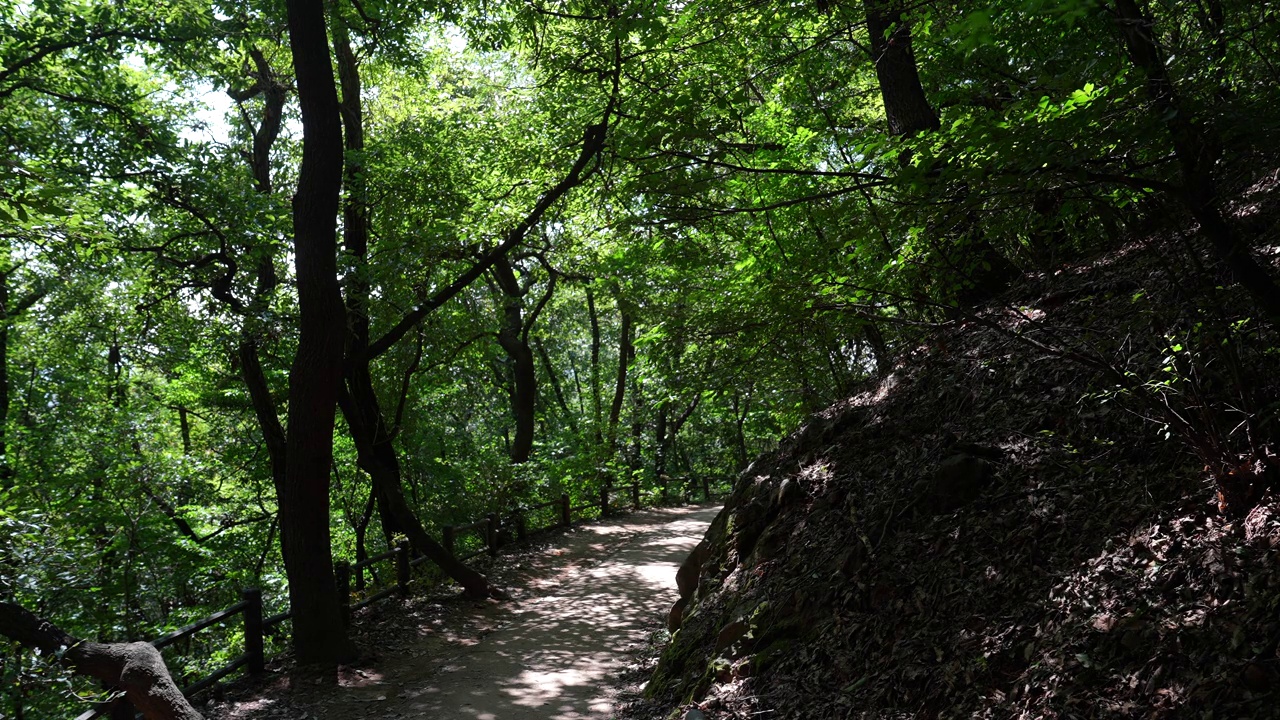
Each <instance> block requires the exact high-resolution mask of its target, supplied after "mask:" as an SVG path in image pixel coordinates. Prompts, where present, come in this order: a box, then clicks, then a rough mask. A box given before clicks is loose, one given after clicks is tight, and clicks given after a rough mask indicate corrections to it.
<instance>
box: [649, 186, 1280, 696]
mask: <svg viewBox="0 0 1280 720" xmlns="http://www.w3.org/2000/svg"><path fill="white" fill-rule="evenodd" d="M1274 186H1275V182H1274V176H1273V177H1272V178H1269V179H1267V180H1264V181H1262V182H1260V183H1259V184H1257V185H1255V186H1254V187H1252V188H1251V189H1250V190H1249V191H1247V192H1246V193H1244V194H1243V195H1242V196H1241V198H1242V199H1241V200H1240V201H1239V202H1238V203H1237V204H1236V205H1235V207H1234V212H1235V213H1236V219H1237V220H1238V221H1239V222H1240V223H1241V227H1245V228H1247V229H1249V230H1251V231H1253V232H1256V233H1259V234H1262V235H1264V236H1265V235H1269V236H1271V237H1274V236H1275V227H1276V225H1275V217H1276V216H1275V214H1274V204H1275V198H1276V195H1275V192H1274ZM1189 237H1190V233H1189V232H1186V231H1185V230H1183V231H1169V230H1167V229H1166V230H1165V231H1164V232H1162V233H1161V236H1160V237H1158V238H1149V239H1145V240H1139V241H1135V242H1133V243H1132V244H1131V245H1130V246H1128V247H1125V248H1123V249H1121V250H1118V251H1115V252H1113V253H1110V254H1108V255H1105V256H1103V257H1101V258H1098V259H1095V260H1094V261H1092V262H1089V263H1085V264H1079V265H1074V266H1070V267H1064V268H1062V269H1061V270H1060V271H1058V272H1056V273H1054V274H1052V275H1049V276H1041V277H1036V278H1030V279H1028V280H1027V281H1026V282H1025V283H1024V284H1023V285H1022V286H1020V287H1018V288H1015V289H1013V290H1012V291H1011V292H1010V294H1009V295H1007V296H1006V298H1005V299H1004V302H1003V303H997V304H993V305H990V306H988V307H986V308H984V309H982V310H981V311H980V312H978V313H977V314H976V315H975V316H974V317H971V318H969V319H967V320H965V321H956V322H952V323H948V324H945V325H943V326H942V327H940V328H938V329H937V330H936V331H935V332H934V333H933V334H932V335H931V337H930V339H929V340H927V341H926V344H924V345H922V346H921V347H919V348H918V349H917V350H916V351H915V352H913V353H911V354H910V355H909V356H907V357H903V358H900V359H899V361H898V364H897V369H896V371H895V372H894V373H893V374H892V376H890V377H888V378H886V379H884V380H883V381H882V382H880V383H878V384H877V385H876V386H874V387H869V388H867V389H866V391H865V392H863V393H861V394H859V395H856V396H854V397H851V398H849V399H848V400H847V401H845V402H842V403H839V404H837V405H834V406H832V407H830V408H829V409H827V410H826V411H825V412H823V413H821V414H820V415H819V416H815V417H814V418H812V420H811V422H809V423H808V424H807V425H806V426H805V427H803V428H802V429H800V430H799V431H798V432H796V433H795V434H794V435H793V436H792V437H790V438H789V439H788V440H787V441H785V442H784V443H783V445H782V447H781V448H780V449H779V450H778V451H777V452H776V453H774V454H771V455H768V456H765V457H762V458H760V459H758V460H757V461H756V462H755V463H754V464H753V465H752V466H751V467H750V468H748V469H747V470H746V471H745V472H744V473H743V474H742V475H741V476H740V478H739V479H738V481H737V483H736V486H735V489H734V492H733V494H732V497H731V498H730V499H729V501H728V503H727V505H726V507H725V509H724V510H723V512H721V513H720V515H719V516H718V517H717V519H716V521H715V522H714V523H713V525H712V527H711V530H710V531H709V532H708V535H707V537H706V539H705V540H704V541H703V545H702V546H701V547H700V549H699V550H698V551H695V554H694V556H693V557H692V558H691V560H690V561H689V563H687V567H688V568H689V570H688V571H687V572H689V573H690V574H689V576H688V577H686V578H684V580H685V581H686V582H685V583H684V585H685V587H684V588H683V589H684V590H685V592H686V594H688V595H690V597H689V598H688V600H687V601H685V602H687V606H686V607H683V612H682V613H680V612H677V613H675V614H682V618H681V620H682V624H681V626H680V629H679V631H678V632H676V633H675V635H674V637H673V639H672V642H671V643H670V645H669V646H667V648H666V649H665V650H664V651H663V653H662V656H661V659H660V661H659V663H658V666H657V669H656V671H655V673H654V676H653V678H652V680H651V681H650V683H649V685H648V688H647V691H646V693H647V696H648V698H649V703H650V704H649V705H648V706H646V707H645V708H644V709H643V710H642V712H641V714H649V715H652V716H655V717H661V716H670V715H676V714H677V712H676V711H677V710H679V711H683V710H684V709H687V708H690V707H692V704H694V703H697V704H698V706H699V707H700V708H701V710H702V711H704V712H705V713H706V714H707V715H709V716H710V717H711V718H713V719H714V718H719V717H751V716H753V715H754V716H756V717H774V718H776V717H804V718H809V719H812V718H824V717H840V718H844V717H877V718H889V717H999V718H1008V717H1027V718H1032V717H1072V718H1093V717H1099V718H1100V717H1173V716H1177V717H1280V702H1277V700H1280V696H1278V695H1277V692H1276V690H1277V687H1280V684H1278V682H1277V680H1278V678H1280V672H1278V671H1280V662H1278V661H1277V646H1278V644H1280V564H1278V563H1277V559H1278V558H1280V555H1278V553H1280V502H1278V501H1277V500H1276V498H1275V496H1274V495H1273V494H1272V493H1271V492H1270V491H1269V490H1266V489H1265V488H1266V486H1267V485H1268V483H1269V482H1270V480H1271V479H1272V478H1273V476H1274V473H1273V472H1271V471H1269V470H1268V467H1269V466H1270V465H1271V464H1272V463H1271V461H1270V456H1269V451H1268V450H1267V449H1266V443H1265V442H1264V441H1263V438H1261V437H1257V436H1255V437H1252V438H1248V437H1245V436H1246V432H1245V430H1244V429H1243V426H1241V425H1240V423H1241V420H1242V419H1243V418H1244V415H1246V414H1247V415H1249V416H1250V417H1251V418H1252V423H1251V425H1250V427H1252V428H1253V431H1254V432H1255V433H1257V432H1260V431H1268V432H1274V425H1275V423H1274V421H1273V416H1274V414H1275V405H1274V404H1270V405H1268V403H1274V400H1275V398H1276V397H1277V391H1276V390H1277V388H1276V382H1277V379H1278V378H1280V373H1277V369H1278V368H1277V357H1276V354H1275V353H1274V352H1272V351H1271V350H1270V348H1273V347H1275V346H1276V343H1275V333H1274V332H1273V330H1272V329H1270V328H1266V327H1259V325H1258V323H1256V322H1253V321H1252V320H1247V319H1246V318H1245V317H1244V314H1243V313H1244V310H1243V309H1244V308H1246V307H1247V304H1246V303H1245V302H1244V300H1243V299H1242V298H1241V297H1240V296H1239V295H1238V294H1236V293H1235V291H1233V290H1231V289H1229V287H1228V289H1225V290H1224V289H1222V288H1223V286H1227V285H1228V284H1227V283H1225V282H1224V279H1223V278H1220V277H1214V276H1213V274H1212V271H1205V270H1204V268H1203V266H1201V263H1203V265H1204V266H1211V262H1210V261H1209V260H1208V259H1207V257H1208V256H1207V255H1206V254H1204V253H1203V249H1202V248H1197V247H1196V246H1195V245H1194V244H1193V242H1192V240H1190V239H1189ZM1259 244H1262V243H1259ZM1271 244H1274V241H1272V243H1271ZM1274 250H1275V249H1274V248H1272V249H1271V252H1272V255H1271V256H1270V258H1269V259H1271V260H1272V261H1273V263H1272V264H1273V265H1274V260H1275V257H1274ZM1204 308H1212V309H1210V310H1205V309H1204ZM1229 327H1234V328H1236V331H1235V332H1228V331H1227V330H1226V328H1229ZM1126 385H1127V387H1123V386H1126ZM1118 386H1121V387H1118ZM1162 407H1164V408H1166V410H1163V411H1162V410H1161V408H1162ZM1175 412H1176V413H1177V414H1176V415H1175V414H1172V413H1175ZM1179 418H1181V420H1179ZM1182 422H1185V425H1182V426H1181V428H1180V426H1179V425H1180V423H1182ZM1259 429H1261V430H1259ZM1196 448H1198V449H1199V453H1196V452H1193V449H1196ZM1207 461H1209V462H1211V463H1213V466H1212V467H1208V468H1206V462H1207ZM1228 470H1230V471H1232V472H1231V474H1227V471H1228ZM1206 471H1208V472H1206ZM1215 478H1217V479H1218V480H1219V482H1216V483H1215ZM1271 484H1272V485H1274V483H1271ZM1219 489H1221V490H1224V491H1225V492H1226V494H1227V497H1226V505H1224V509H1225V510H1226V512H1225V513H1224V512H1221V511H1220V509H1219V503H1218V502H1217V500H1216V498H1215V491H1217V490H1219ZM695 567H696V568H697V571H698V572H697V583H696V590H694V589H693V583H692V573H691V571H692V570H693V569H694V568H695Z"/></svg>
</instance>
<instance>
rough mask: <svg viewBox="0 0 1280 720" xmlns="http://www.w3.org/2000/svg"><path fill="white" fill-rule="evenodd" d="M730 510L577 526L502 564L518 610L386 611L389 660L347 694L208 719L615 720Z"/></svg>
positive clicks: (353, 677) (483, 606) (344, 682)
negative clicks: (680, 581)
mask: <svg viewBox="0 0 1280 720" xmlns="http://www.w3.org/2000/svg"><path fill="white" fill-rule="evenodd" d="M719 510H720V506H718V505H716V506H710V505H701V506H691V507H682V508H660V509H653V510H645V511H642V512H637V513H634V514H630V515H626V516H623V517H618V518H610V519H607V520H600V521H596V522H593V523H590V524H586V525H581V526H578V527H576V528H574V530H573V531H571V532H569V533H567V534H565V535H563V536H560V537H557V538H554V539H552V540H551V541H550V543H549V544H543V545H542V546H541V547H535V548H531V549H530V550H528V551H526V552H524V553H522V554H520V555H517V556H512V557H506V558H503V559H501V560H499V561H498V565H497V566H495V568H494V569H493V571H492V573H491V577H493V578H495V579H496V580H498V581H499V583H500V584H501V585H502V586H503V587H504V588H505V589H507V590H508V592H510V593H511V595H512V600H511V601H509V602H501V603H497V602H486V603H457V602H446V603H443V604H429V605H426V606H425V607H422V606H419V607H417V608H416V609H415V608H407V609H409V610H411V612H408V613H406V614H405V615H400V616H399V617H395V618H387V617H386V614H385V613H387V611H382V612H383V613H384V615H383V617H384V618H385V621H384V622H383V623H382V624H383V625H384V626H391V629H390V631H389V632H380V633H375V634H374V639H373V642H374V643H375V648H377V649H379V651H380V652H382V653H383V656H382V657H381V658H375V659H374V661H373V662H372V663H370V664H369V665H367V666H362V667H360V666H358V667H355V668H349V669H344V672H343V673H342V679H341V682H340V684H339V686H338V687H331V688H324V689H321V688H318V687H315V688H296V689H294V690H293V692H289V691H287V690H286V691H285V692H284V693H282V694H284V695H289V696H292V697H288V698H287V699H286V698H284V697H280V696H279V695H277V696H276V697H275V698H274V700H272V699H268V698H262V697H260V698H259V699H258V700H257V701H256V702H255V701H248V702H241V703H236V704H235V705H234V706H233V708H234V709H233V708H227V710H229V711H230V712H227V713H226V714H225V715H224V714H222V713H211V715H210V717H214V716H222V717H226V718H236V717H245V718H247V717H262V716H273V715H277V713H279V715H283V716H286V717H299V716H300V717H308V718H317V719H318V720H338V719H339V718H344V719H345V718H361V717H377V718H382V719H385V720H392V719H394V718H433V719H435V718H438V719H440V720H453V719H454V718H458V719H460V720H469V719H475V720H526V719H527V720H534V719H535V718H536V719H537V720H585V719H588V718H600V719H605V718H608V717H610V714H611V711H612V704H613V696H614V693H615V689H614V687H613V685H614V684H615V683H613V682H611V676H614V675H616V674H618V673H619V672H621V671H622V670H623V669H624V668H625V666H626V665H627V663H628V661H630V660H631V659H632V657H631V656H632V653H634V651H635V650H637V649H639V648H641V647H643V646H644V645H645V644H646V643H647V641H648V640H649V638H650V636H651V635H652V633H653V632H654V631H655V630H656V629H658V628H660V627H663V622H664V620H665V617H666V612H667V610H668V609H669V608H670V607H671V604H672V603H673V602H675V600H676V597H677V593H676V584H675V576H676V570H677V569H678V568H679V565H680V563H681V562H682V561H683V560H684V558H685V557H686V556H687V555H688V553H689V551H691V550H692V549H693V546H694V545H696V544H697V543H698V541H699V540H701V539H702V536H703V534H704V533H705V532H706V529H707V526H708V525H709V524H710V522H711V520H712V519H713V518H714V517H715V515H716V513H717V512H718V511H719ZM450 606H452V607H450ZM369 620H371V621H375V622H376V620H377V618H370V619H369ZM366 622H367V621H366ZM384 630H385V628H384ZM377 635H382V637H380V638H379V637H376V636H377ZM281 689H283V688H281ZM317 691H318V692H317ZM264 701H265V703H264ZM272 705H274V706H275V707H274V708H272V707H271V706H272ZM281 705H288V706H292V707H291V708H289V709H290V710H292V712H288V711H286V712H279V711H282V710H285V708H284V707H281ZM271 710H276V711H277V712H276V713H273V712H271ZM299 711H301V712H299ZM277 716H278V715H277Z"/></svg>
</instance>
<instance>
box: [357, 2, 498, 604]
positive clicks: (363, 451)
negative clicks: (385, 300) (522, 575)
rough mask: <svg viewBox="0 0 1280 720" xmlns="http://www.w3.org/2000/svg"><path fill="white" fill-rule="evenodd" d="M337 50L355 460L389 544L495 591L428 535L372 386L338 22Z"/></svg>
mask: <svg viewBox="0 0 1280 720" xmlns="http://www.w3.org/2000/svg"><path fill="white" fill-rule="evenodd" d="M333 37H334V40H333V41H334V50H335V55H336V56H337V58H338V77H339V81H340V82H341V84H342V103H341V114H342V121H343V123H344V125H345V126H346V129H347V132H346V149H347V151H348V152H347V153H346V170H345V176H346V182H347V202H346V205H345V207H344V211H343V212H344V217H343V242H344V244H345V246H346V252H347V254H348V255H349V256H350V258H351V261H352V264H353V265H354V266H355V270H354V272H353V273H352V275H351V277H349V278H348V279H347V295H346V302H347V311H348V317H349V322H348V325H349V327H350V332H349V348H348V357H347V363H346V371H345V373H344V385H343V387H342V392H341V393H340V395H339V404H340V407H341V408H342V414H343V417H344V418H345V419H346V421H347V427H348V429H349V430H350V432H351V437H352V439H353V440H354V441H355V444H356V456H357V462H358V463H359V465H360V467H361V468H362V469H364V471H365V472H367V473H369V478H370V481H371V482H372V483H373V488H374V493H375V494H376V496H377V502H378V511H379V514H380V515H381V517H382V522H383V531H384V532H386V533H388V540H389V539H390V536H391V534H392V533H393V532H403V533H404V534H405V536H406V537H407V538H408V539H409V542H410V544H412V546H413V547H414V549H415V550H417V551H418V552H420V553H422V554H423V555H426V556H427V557H429V558H431V560H432V561H433V562H435V563H436V564H437V565H439V566H440V568H441V569H443V570H444V571H445V573H446V574H448V575H449V576H450V577H452V578H453V579H455V580H457V581H458V582H459V583H461V584H462V585H463V587H465V588H466V590H467V593H468V594H469V595H471V596H474V597H485V596H487V595H489V594H490V588H489V585H488V581H487V580H486V579H485V577H484V576H483V575H481V574H479V573H477V572H475V571H474V570H472V569H470V568H468V567H467V566H465V565H463V564H462V563H461V562H458V560H457V559H455V558H454V557H453V556H452V555H451V554H449V552H448V551H447V550H445V549H444V548H443V547H442V546H440V545H439V544H438V543H436V542H435V541H434V540H432V539H431V537H430V536H428V535H427V532H426V530H425V529H424V528H423V526H422V523H421V522H420V521H419V520H418V517H417V515H416V514H414V512H413V511H412V510H411V509H410V507H409V504H408V502H406V500H405V497H404V488H403V485H402V481H401V475H400V460H399V457H398V456H397V454H396V449H395V445H394V443H393V441H392V437H391V433H390V431H389V428H388V427H387V423H386V417H385V415H384V414H383V412H382V406H381V403H380V402H379V401H378V395H377V391H376V390H375V389H374V387H373V377H372V373H371V370H370V355H369V353H368V346H369V314H368V307H369V283H368V280H367V272H366V266H367V263H368V252H369V232H368V206H367V203H366V202H365V197H364V195H365V193H364V187H365V185H364V180H363V177H364V168H363V165H362V164H361V162H360V157H361V156H362V153H363V150H364V121H363V110H362V108H361V102H360V72H359V66H358V65H357V63H356V58H355V54H354V53H353V52H352V50H351V41H350V38H349V36H348V32H347V29H346V27H345V25H343V23H341V22H340V21H338V22H335V23H334V32H333Z"/></svg>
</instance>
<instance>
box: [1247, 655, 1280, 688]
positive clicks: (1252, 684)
mask: <svg viewBox="0 0 1280 720" xmlns="http://www.w3.org/2000/svg"><path fill="white" fill-rule="evenodd" d="M1240 682H1241V684H1243V685H1244V686H1245V687H1247V688H1249V689H1250V690H1251V691H1253V692H1256V693H1264V692H1268V691H1270V690H1271V688H1272V687H1274V686H1275V682H1276V674H1275V672H1273V671H1272V670H1271V668H1269V667H1267V666H1266V665H1263V664H1262V663H1260V662H1257V661H1256V660H1255V661H1253V662H1250V663H1248V664H1247V665H1245V666H1244V669H1242V670H1241V671H1240Z"/></svg>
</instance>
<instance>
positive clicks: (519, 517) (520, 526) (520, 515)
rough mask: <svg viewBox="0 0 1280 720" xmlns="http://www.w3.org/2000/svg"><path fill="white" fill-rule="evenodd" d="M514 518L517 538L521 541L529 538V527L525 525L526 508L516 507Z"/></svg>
mask: <svg viewBox="0 0 1280 720" xmlns="http://www.w3.org/2000/svg"><path fill="white" fill-rule="evenodd" d="M514 520H515V521H516V540H519V541H520V542H524V541H525V540H528V539H529V528H527V527H525V523H524V510H523V509H522V508H516V514H515V517H514Z"/></svg>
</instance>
